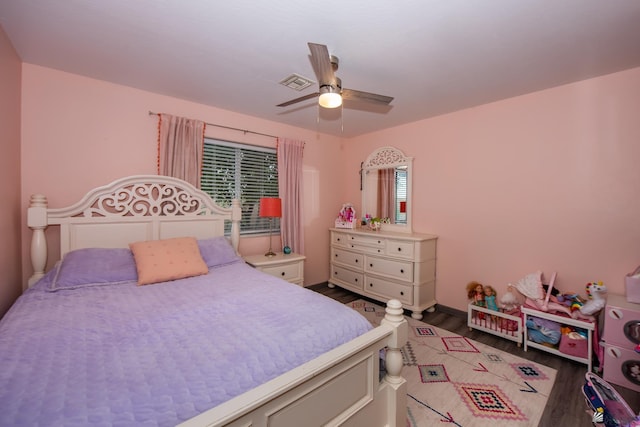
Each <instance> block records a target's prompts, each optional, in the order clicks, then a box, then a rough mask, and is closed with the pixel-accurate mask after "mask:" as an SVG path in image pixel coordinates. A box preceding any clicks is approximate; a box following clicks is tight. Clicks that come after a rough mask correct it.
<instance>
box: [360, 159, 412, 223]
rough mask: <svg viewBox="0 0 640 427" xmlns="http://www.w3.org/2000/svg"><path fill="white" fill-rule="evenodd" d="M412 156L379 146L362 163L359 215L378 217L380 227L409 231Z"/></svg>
mask: <svg viewBox="0 0 640 427" xmlns="http://www.w3.org/2000/svg"><path fill="white" fill-rule="evenodd" d="M412 164H413V157H406V156H405V155H404V153H403V152H402V151H400V150H398V149H397V148H394V147H382V148H379V149H377V150H376V151H374V152H373V153H371V155H369V157H367V159H366V160H365V161H364V163H363V164H362V171H361V173H362V178H361V179H362V213H363V215H362V216H365V215H366V214H369V215H371V216H372V217H378V218H382V219H387V218H388V223H383V225H382V229H383V230H393V231H401V232H405V233H411V210H412V208H413V205H412V200H411V180H412V179H413V172H412V170H411V167H412Z"/></svg>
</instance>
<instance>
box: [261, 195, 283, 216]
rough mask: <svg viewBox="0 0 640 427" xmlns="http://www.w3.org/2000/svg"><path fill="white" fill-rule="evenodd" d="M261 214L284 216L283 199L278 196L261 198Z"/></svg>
mask: <svg viewBox="0 0 640 427" xmlns="http://www.w3.org/2000/svg"><path fill="white" fill-rule="evenodd" d="M260 216H261V217H269V218H280V217H281V216H282V201H281V200H280V198H278V197H263V198H262V199H260Z"/></svg>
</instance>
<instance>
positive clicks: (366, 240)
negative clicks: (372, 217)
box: [347, 234, 386, 249]
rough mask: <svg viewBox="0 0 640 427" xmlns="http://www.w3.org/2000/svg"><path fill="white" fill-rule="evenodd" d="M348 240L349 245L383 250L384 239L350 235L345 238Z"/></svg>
mask: <svg viewBox="0 0 640 427" xmlns="http://www.w3.org/2000/svg"><path fill="white" fill-rule="evenodd" d="M347 237H348V238H349V244H350V245H357V246H358V247H360V246H367V247H371V248H380V249H384V247H385V242H386V239H384V238H382V237H377V236H361V235H359V234H350V235H348V236H347Z"/></svg>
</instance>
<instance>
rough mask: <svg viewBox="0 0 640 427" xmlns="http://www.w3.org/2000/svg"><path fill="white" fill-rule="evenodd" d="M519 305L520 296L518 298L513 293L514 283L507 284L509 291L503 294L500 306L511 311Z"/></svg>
mask: <svg viewBox="0 0 640 427" xmlns="http://www.w3.org/2000/svg"><path fill="white" fill-rule="evenodd" d="M519 305H520V304H519V303H518V298H516V295H515V294H514V293H513V285H512V284H511V283H509V284H508V285H507V292H505V293H504V295H502V298H500V307H502V308H503V309H504V310H505V311H511V310H514V309H515V308H517V307H518V306H519Z"/></svg>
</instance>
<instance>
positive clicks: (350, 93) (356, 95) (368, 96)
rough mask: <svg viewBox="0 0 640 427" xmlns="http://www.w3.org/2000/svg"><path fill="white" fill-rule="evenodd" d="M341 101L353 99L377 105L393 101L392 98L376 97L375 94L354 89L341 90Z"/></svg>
mask: <svg viewBox="0 0 640 427" xmlns="http://www.w3.org/2000/svg"><path fill="white" fill-rule="evenodd" d="M342 98H343V99H353V100H360V101H366V102H375V103H377V104H389V103H390V102H391V101H393V97H392V96H385V95H378V94H377V93H371V92H362V91H360V90H354V89H342Z"/></svg>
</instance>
